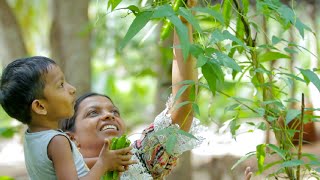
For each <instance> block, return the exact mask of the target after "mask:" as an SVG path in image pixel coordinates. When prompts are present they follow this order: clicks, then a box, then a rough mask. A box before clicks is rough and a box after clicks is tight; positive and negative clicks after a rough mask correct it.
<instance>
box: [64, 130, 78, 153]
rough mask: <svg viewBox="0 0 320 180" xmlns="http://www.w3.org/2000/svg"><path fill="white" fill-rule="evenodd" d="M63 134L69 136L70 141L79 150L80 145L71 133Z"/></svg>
mask: <svg viewBox="0 0 320 180" xmlns="http://www.w3.org/2000/svg"><path fill="white" fill-rule="evenodd" d="M65 133H66V134H67V135H68V136H69V138H70V140H71V141H72V142H74V143H75V144H76V146H77V148H78V149H80V148H81V145H80V143H78V141H77V138H76V136H75V135H74V134H73V133H72V132H65Z"/></svg>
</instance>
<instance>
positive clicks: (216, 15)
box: [192, 7, 224, 24]
mask: <svg viewBox="0 0 320 180" xmlns="http://www.w3.org/2000/svg"><path fill="white" fill-rule="evenodd" d="M192 10H194V11H198V12H202V13H206V14H209V15H211V16H213V17H214V18H215V19H216V20H218V21H219V22H220V23H221V24H224V20H223V16H222V14H221V13H220V12H218V11H215V10H214V9H210V8H207V7H205V8H203V7H195V8H192Z"/></svg>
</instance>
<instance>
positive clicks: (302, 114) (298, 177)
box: [297, 93, 304, 180]
mask: <svg viewBox="0 0 320 180" xmlns="http://www.w3.org/2000/svg"><path fill="white" fill-rule="evenodd" d="M303 116H304V94H303V93H302V97H301V119H300V131H299V148H298V160H300V159H301V149H302V140H303ZM299 179H300V165H298V168H297V180H299Z"/></svg>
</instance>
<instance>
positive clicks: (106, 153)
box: [99, 140, 137, 172]
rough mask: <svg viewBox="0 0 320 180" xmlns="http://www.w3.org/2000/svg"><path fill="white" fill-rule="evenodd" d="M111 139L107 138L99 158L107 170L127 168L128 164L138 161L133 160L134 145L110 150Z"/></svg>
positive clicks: (120, 170)
mask: <svg viewBox="0 0 320 180" xmlns="http://www.w3.org/2000/svg"><path fill="white" fill-rule="evenodd" d="M109 146H110V141H109V140H106V141H105V144H104V146H103V148H102V150H101V152H100V155H99V160H101V161H102V163H103V166H104V167H105V171H119V172H123V171H125V170H126V168H125V167H126V166H129V165H131V164H135V163H137V162H136V161H133V160H131V157H132V153H131V151H130V150H131V149H132V147H127V148H123V149H118V150H109Z"/></svg>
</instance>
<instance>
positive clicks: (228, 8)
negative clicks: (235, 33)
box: [222, 0, 232, 27]
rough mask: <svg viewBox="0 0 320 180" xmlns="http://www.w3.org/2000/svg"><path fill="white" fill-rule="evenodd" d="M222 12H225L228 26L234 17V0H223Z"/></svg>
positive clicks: (224, 16)
mask: <svg viewBox="0 0 320 180" xmlns="http://www.w3.org/2000/svg"><path fill="white" fill-rule="evenodd" d="M222 13H223V18H224V20H225V26H226V27H228V26H229V24H230V20H231V17H232V1H231V0H224V1H223V5H222Z"/></svg>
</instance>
